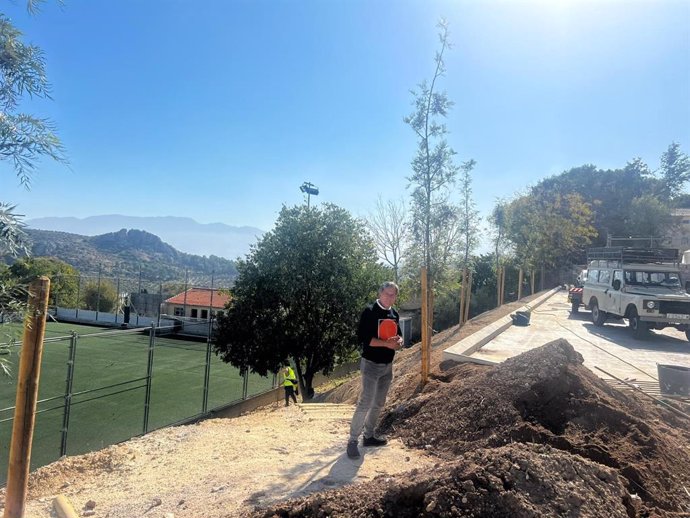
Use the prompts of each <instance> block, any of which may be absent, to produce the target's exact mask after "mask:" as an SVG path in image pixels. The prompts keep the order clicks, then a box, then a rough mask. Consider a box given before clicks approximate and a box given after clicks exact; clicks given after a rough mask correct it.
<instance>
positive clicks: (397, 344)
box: [386, 336, 403, 351]
mask: <svg viewBox="0 0 690 518" xmlns="http://www.w3.org/2000/svg"><path fill="white" fill-rule="evenodd" d="M402 344H403V339H402V336H391V337H390V338H389V339H388V340H386V347H388V348H389V349H393V350H394V351H399V350H400V349H402Z"/></svg>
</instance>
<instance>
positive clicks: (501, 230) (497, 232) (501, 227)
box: [489, 199, 508, 271]
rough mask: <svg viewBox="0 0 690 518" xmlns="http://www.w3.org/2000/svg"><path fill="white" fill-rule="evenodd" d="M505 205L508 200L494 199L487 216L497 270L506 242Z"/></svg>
mask: <svg viewBox="0 0 690 518" xmlns="http://www.w3.org/2000/svg"><path fill="white" fill-rule="evenodd" d="M507 205H508V202H507V201H506V200H503V199H499V200H497V201H496V205H495V207H494V208H493V210H492V211H491V215H490V216H489V223H490V225H491V228H492V229H493V244H494V260H495V261H496V265H495V269H496V271H498V268H499V266H500V265H501V255H502V252H503V250H504V248H506V246H507V244H508V240H507V239H506V226H507V224H508V222H507V214H506V213H507Z"/></svg>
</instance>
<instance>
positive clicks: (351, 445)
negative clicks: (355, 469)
mask: <svg viewBox="0 0 690 518" xmlns="http://www.w3.org/2000/svg"><path fill="white" fill-rule="evenodd" d="M347 456H348V457H350V458H351V459H359V448H357V441H349V442H348V443H347Z"/></svg>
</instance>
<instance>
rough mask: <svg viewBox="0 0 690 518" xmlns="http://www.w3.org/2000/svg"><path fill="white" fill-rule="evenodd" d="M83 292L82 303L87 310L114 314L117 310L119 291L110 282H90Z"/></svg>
mask: <svg viewBox="0 0 690 518" xmlns="http://www.w3.org/2000/svg"><path fill="white" fill-rule="evenodd" d="M83 292H84V293H83V295H82V301H83V305H84V308H85V309H90V310H93V311H104V312H112V311H113V310H114V309H115V308H117V304H118V293H117V289H116V288H115V286H114V285H113V283H112V282H110V281H106V280H102V279H101V281H100V283H98V282H96V281H89V282H87V283H86V284H85V285H84V289H83Z"/></svg>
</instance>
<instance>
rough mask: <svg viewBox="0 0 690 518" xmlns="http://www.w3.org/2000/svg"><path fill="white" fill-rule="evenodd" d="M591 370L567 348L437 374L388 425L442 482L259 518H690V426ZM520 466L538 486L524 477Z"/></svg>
mask: <svg viewBox="0 0 690 518" xmlns="http://www.w3.org/2000/svg"><path fill="white" fill-rule="evenodd" d="M582 363H583V360H582V357H581V355H580V354H579V353H577V352H576V351H575V350H574V349H573V347H572V346H571V345H570V344H569V343H568V342H567V341H565V340H558V341H555V342H552V343H550V344H547V345H544V346H543V347H541V348H538V349H534V350H532V351H529V352H527V353H524V354H522V355H520V356H517V357H514V358H512V359H510V360H507V361H505V362H504V363H502V364H501V365H498V366H496V367H477V366H467V365H455V366H453V367H451V368H449V369H447V370H445V371H439V372H436V373H435V376H434V379H433V380H432V381H431V382H430V383H428V384H427V385H426V386H425V387H424V388H423V389H422V390H417V389H415V391H416V393H415V394H414V395H413V397H411V398H404V397H403V398H398V397H396V394H392V398H391V400H390V401H389V405H388V407H387V410H386V412H385V414H384V419H383V421H382V424H381V428H382V431H384V432H387V433H388V434H389V435H391V436H394V437H399V438H401V439H402V441H403V442H404V443H405V445H406V446H408V447H412V448H419V449H423V450H425V451H427V452H428V453H431V454H433V455H435V456H438V457H439V458H440V460H442V462H440V463H439V466H438V467H437V469H436V470H435V472H434V473H433V474H428V473H427V474H410V475H397V476H395V477H388V478H385V479H382V480H378V481H377V482H376V485H375V487H376V489H375V490H374V489H372V485H367V487H366V488H362V487H358V486H353V487H348V488H343V489H340V490H338V491H334V492H331V493H328V494H323V495H316V496H313V497H311V498H307V499H304V500H300V501H297V502H293V503H286V504H284V505H282V506H277V507H275V508H273V509H270V510H269V511H268V512H267V513H264V514H261V513H259V514H257V515H256V516H273V515H277V516H301V515H304V516H327V515H330V516H338V515H341V516H345V515H349V516H419V515H428V516H435V515H439V516H441V515H446V516H556V515H561V514H563V513H564V512H565V511H566V510H571V511H572V510H577V509H579V512H578V513H576V514H577V515H578V516H631V517H633V516H686V517H687V516H690V494H689V493H688V490H689V488H690V449H689V448H690V447H689V445H690V433H689V432H688V430H690V419H687V418H684V417H683V416H679V415H677V414H674V413H672V412H670V411H668V410H667V409H665V408H664V407H656V406H654V404H653V403H652V404H650V403H649V402H648V401H647V400H646V399H642V398H640V397H637V396H636V395H634V394H630V393H621V392H619V391H617V390H615V389H613V388H611V387H609V386H608V385H607V384H606V383H605V382H604V381H602V380H601V379H599V378H598V377H597V376H595V375H594V374H592V372H590V371H589V370H588V369H587V368H585V367H584V366H583V365H582ZM408 381H409V380H408ZM341 390H342V389H341ZM409 390H410V387H409V385H408V388H407V391H409ZM402 392H405V390H402V389H401V390H399V393H402ZM514 443H525V444H526V445H525V446H520V445H516V444H514ZM529 443H532V445H531V446H527V444H529ZM520 459H521V461H520ZM514 466H521V467H523V468H524V469H522V472H523V473H526V474H527V473H528V474H530V477H531V478H529V480H528V479H527V477H526V476H525V479H524V480H521V479H520V477H519V476H518V477H517V478H516V476H515V475H517V472H515V469H517V468H515V467H514ZM511 473H512V474H511ZM468 481H470V482H472V486H474V487H475V488H481V489H482V491H479V490H478V489H477V490H476V492H477V494H478V495H480V497H478V500H477V502H476V504H471V505H469V507H463V506H462V505H458V501H459V502H460V503H463V504H467V503H468V502H470V503H471V502H474V500H473V499H472V498H470V496H468V495H467V494H466V491H465V489H464V488H465V487H466V486H467V487H470V484H468V483H467V482H468ZM480 481H484V482H480ZM518 482H519V483H518ZM528 482H529V483H528ZM444 485H447V486H448V487H446V488H444ZM619 485H620V487H623V488H624V489H625V491H622V492H621V491H620V490H619ZM434 495H439V497H438V498H437V497H436V496H434ZM441 495H445V496H443V497H441ZM567 495H572V498H571V499H570V500H569V499H568V498H567ZM626 495H635V496H634V497H630V496H626ZM463 498H464V499H466V500H467V502H464V500H463ZM458 499H459V500H458ZM396 502H398V503H396ZM432 502H436V504H433V505H432ZM564 503H565V504H567V505H566V507H564V508H561V507H559V506H561V505H563V504H564ZM590 503H593V504H592V505H591V506H590ZM482 506H484V507H482ZM410 513H411V514H410Z"/></svg>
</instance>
